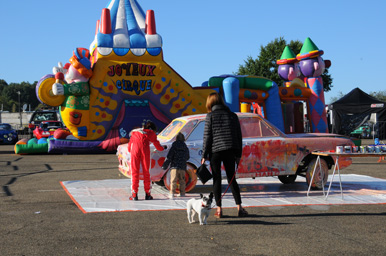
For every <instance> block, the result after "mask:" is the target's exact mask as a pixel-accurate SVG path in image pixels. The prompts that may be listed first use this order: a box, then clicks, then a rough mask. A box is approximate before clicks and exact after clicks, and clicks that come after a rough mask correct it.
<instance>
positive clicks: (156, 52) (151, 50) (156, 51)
mask: <svg viewBox="0 0 386 256" xmlns="http://www.w3.org/2000/svg"><path fill="white" fill-rule="evenodd" d="M161 51H162V48H161V47H157V48H147V52H148V53H149V54H150V55H151V56H158V55H159V54H160V53H161Z"/></svg>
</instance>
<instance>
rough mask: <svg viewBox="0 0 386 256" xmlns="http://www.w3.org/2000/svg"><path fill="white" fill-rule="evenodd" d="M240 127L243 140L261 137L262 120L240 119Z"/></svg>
mask: <svg viewBox="0 0 386 256" xmlns="http://www.w3.org/2000/svg"><path fill="white" fill-rule="evenodd" d="M239 120H240V127H241V133H242V135H243V138H256V137H261V125H260V119H258V118H253V117H245V118H240V119H239Z"/></svg>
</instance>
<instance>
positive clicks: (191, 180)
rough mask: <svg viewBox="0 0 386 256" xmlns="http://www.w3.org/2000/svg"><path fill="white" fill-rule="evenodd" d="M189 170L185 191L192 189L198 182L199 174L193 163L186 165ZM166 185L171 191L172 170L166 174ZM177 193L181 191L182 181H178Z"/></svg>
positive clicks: (164, 179) (186, 176) (186, 174)
mask: <svg viewBox="0 0 386 256" xmlns="http://www.w3.org/2000/svg"><path fill="white" fill-rule="evenodd" d="M186 169H187V171H186V172H185V192H189V191H191V190H192V189H193V188H194V187H195V186H196V183H197V175H196V173H195V172H194V170H195V167H194V166H193V165H192V164H189V163H188V164H187V165H186ZM163 181H164V185H165V187H166V189H167V190H169V191H170V170H169V171H168V172H167V173H166V174H165V176H164V178H163ZM176 193H180V183H179V182H178V181H177V189H176Z"/></svg>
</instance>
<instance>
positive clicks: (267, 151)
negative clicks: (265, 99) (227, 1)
mask: <svg viewBox="0 0 386 256" xmlns="http://www.w3.org/2000/svg"><path fill="white" fill-rule="evenodd" d="M237 115H238V117H239V120H240V125H241V131H242V135H243V154H242V158H241V161H240V165H239V167H238V171H237V177H238V178H255V177H263V176H277V177H278V178H279V180H280V181H281V182H282V183H293V182H295V179H296V177H297V175H301V176H306V180H307V183H308V184H309V182H310V180H311V173H312V171H313V170H314V167H315V164H316V156H315V155H313V154H312V152H313V151H324V152H326V151H330V152H332V151H334V150H335V149H336V146H354V143H353V142H352V141H351V140H350V139H349V138H347V137H344V136H342V135H338V134H329V133H302V134H291V135H288V134H284V133H282V132H281V131H280V130H279V129H277V128H276V127H275V126H274V125H272V124H271V123H269V122H268V121H267V120H265V119H264V118H263V117H261V116H260V115H256V114H252V113H237ZM205 117H206V115H205V114H201V115H192V116H185V117H180V118H177V119H174V120H173V121H172V122H171V123H170V124H169V125H168V126H167V127H166V128H165V129H164V130H162V131H161V133H160V134H159V135H158V140H159V141H160V142H161V144H162V145H164V146H166V148H167V149H166V150H164V151H162V152H159V151H154V148H152V152H153V153H152V157H151V170H150V174H151V180H152V181H154V182H156V183H158V182H159V183H163V184H164V185H165V186H166V187H167V188H168V189H169V187H170V174H169V172H168V171H165V170H163V169H162V168H161V166H162V164H163V162H164V161H165V157H166V155H167V153H168V149H169V148H170V147H171V144H172V143H173V141H175V137H176V135H177V133H178V132H181V133H183V134H184V135H185V138H186V144H187V146H188V148H189V150H190V159H189V161H188V171H187V174H186V183H187V187H186V191H189V190H191V189H193V187H194V186H195V185H196V182H197V177H196V175H195V172H194V170H195V169H197V167H198V166H199V165H200V163H201V158H202V139H203V133H204V127H205ZM117 156H118V160H119V170H120V172H121V173H122V174H123V175H125V176H127V177H130V175H131V172H130V155H129V153H128V152H127V144H122V145H120V146H119V147H118V151H117ZM334 160H335V159H334V158H332V157H322V158H321V164H320V167H319V165H318V166H317V168H316V171H315V172H316V173H315V177H314V180H313V184H312V187H313V188H322V184H326V182H327V178H328V170H329V169H330V168H331V166H332V165H333V164H334ZM350 164H351V158H348V157H340V158H339V166H340V168H341V169H342V168H345V167H347V166H349V165H350ZM222 176H223V178H225V177H226V175H225V171H224V170H223V173H222ZM322 182H323V183H322Z"/></svg>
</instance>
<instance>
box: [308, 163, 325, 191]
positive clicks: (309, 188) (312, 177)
mask: <svg viewBox="0 0 386 256" xmlns="http://www.w3.org/2000/svg"><path fill="white" fill-rule="evenodd" d="M318 165H319V168H320V167H321V166H320V156H318V157H317V158H316V163H315V167H314V170H313V171H312V175H311V180H310V184H309V186H308V191H307V196H308V194H309V193H310V190H311V185H312V182H313V181H314V175H315V170H316V168H317V166H318ZM323 195H324V190H323Z"/></svg>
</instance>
